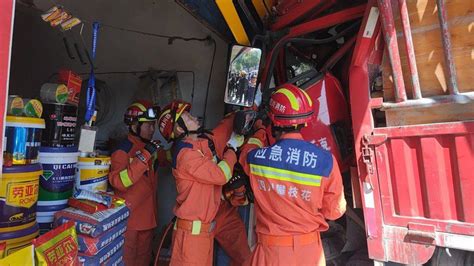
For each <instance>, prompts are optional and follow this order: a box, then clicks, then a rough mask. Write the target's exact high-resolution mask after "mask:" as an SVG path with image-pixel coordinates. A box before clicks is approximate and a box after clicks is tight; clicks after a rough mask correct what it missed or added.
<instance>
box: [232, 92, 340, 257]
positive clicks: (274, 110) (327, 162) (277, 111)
mask: <svg viewBox="0 0 474 266" xmlns="http://www.w3.org/2000/svg"><path fill="white" fill-rule="evenodd" d="M313 113H314V110H313V108H312V101H311V98H310V97H309V96H308V95H307V94H306V92H304V91H303V90H301V89H299V88H298V87H296V86H294V85H292V84H285V85H283V86H281V87H280V88H279V89H277V90H276V91H275V92H274V93H273V94H272V96H271V99H270V111H269V117H270V119H271V121H272V134H273V135H274V136H275V138H276V140H277V141H276V143H275V144H273V145H272V146H269V147H261V146H263V143H265V141H266V140H265V132H264V130H257V132H256V133H255V135H254V137H253V138H251V139H250V140H252V142H250V140H249V143H247V144H245V145H244V147H243V148H242V153H241V158H240V159H239V161H240V162H241V163H242V165H243V167H244V169H245V171H246V173H247V174H248V175H249V176H250V182H251V186H252V189H253V193H254V196H255V213H256V218H257V224H256V233H257V241H258V242H257V246H256V248H255V250H254V251H253V254H252V259H251V260H252V262H251V264H252V265H325V264H326V262H325V259H324V252H323V248H322V244H321V238H320V235H319V232H321V231H325V230H327V229H328V224H327V222H326V219H328V220H335V219H338V218H339V217H341V216H342V215H343V214H344V212H345V208H346V201H345V199H344V194H343V186H342V177H341V174H340V172H339V167H338V165H337V162H336V160H335V159H334V156H332V154H331V153H329V152H328V151H326V150H323V149H321V148H319V147H317V146H315V145H314V144H311V143H309V142H307V141H305V140H303V137H302V135H301V134H300V129H301V128H303V127H304V126H305V124H306V123H307V122H308V121H309V120H310V119H312V118H313ZM259 147H260V148H259Z"/></svg>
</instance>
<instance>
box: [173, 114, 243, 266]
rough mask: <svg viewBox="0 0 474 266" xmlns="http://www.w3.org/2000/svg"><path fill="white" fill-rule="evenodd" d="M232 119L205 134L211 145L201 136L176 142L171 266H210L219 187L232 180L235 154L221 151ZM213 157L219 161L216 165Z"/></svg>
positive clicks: (230, 117) (219, 192) (229, 117)
mask: <svg viewBox="0 0 474 266" xmlns="http://www.w3.org/2000/svg"><path fill="white" fill-rule="evenodd" d="M233 120H234V119H233V115H231V116H228V117H226V118H225V119H223V120H222V121H221V122H220V124H219V125H218V126H217V127H216V128H215V129H214V130H213V131H212V133H213V134H212V135H210V134H209V135H207V137H208V138H210V139H211V140H212V144H210V140H208V139H207V138H204V137H199V138H196V139H195V138H191V137H187V138H184V139H182V140H179V141H177V142H176V143H175V146H174V155H173V163H172V164H173V175H174V177H175V179H176V188H177V192H178V195H177V197H176V206H175V208H174V213H175V215H176V216H177V217H178V220H177V223H176V224H175V230H174V232H173V244H172V253H171V261H170V265H171V266H173V265H180V266H181V265H212V259H213V249H214V229H215V223H214V218H215V217H216V214H217V211H218V209H219V206H220V204H221V195H222V186H223V185H224V184H225V183H227V181H228V180H229V179H230V178H231V177H232V170H233V168H234V164H235V163H236V161H237V158H236V155H235V153H234V152H232V151H230V150H228V151H226V152H224V150H225V146H226V144H227V141H228V140H229V138H230V136H231V134H232V126H233ZM210 145H211V147H212V145H214V147H215V149H211V148H210ZM212 150H214V151H215V155H214V154H213V151H212ZM216 157H218V158H222V160H221V161H220V162H217V160H218V159H217V158H216ZM224 220H225V219H224Z"/></svg>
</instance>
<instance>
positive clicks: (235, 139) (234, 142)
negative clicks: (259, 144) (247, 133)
mask: <svg viewBox="0 0 474 266" xmlns="http://www.w3.org/2000/svg"><path fill="white" fill-rule="evenodd" d="M242 144H244V136H242V135H239V134H236V133H235V132H232V135H231V136H230V139H229V141H228V142H227V146H228V147H230V148H232V149H233V150H234V151H237V149H238V148H239V147H240V146H242Z"/></svg>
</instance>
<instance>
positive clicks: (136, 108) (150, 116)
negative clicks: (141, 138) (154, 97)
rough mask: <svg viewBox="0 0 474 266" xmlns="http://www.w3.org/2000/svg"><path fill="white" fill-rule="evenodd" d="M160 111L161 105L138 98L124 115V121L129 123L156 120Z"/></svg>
mask: <svg viewBox="0 0 474 266" xmlns="http://www.w3.org/2000/svg"><path fill="white" fill-rule="evenodd" d="M158 113H159V107H157V106H156V107H154V106H153V104H152V103H151V102H149V101H146V100H138V101H136V102H134V103H132V104H131V105H130V106H129V107H128V108H127V111H126V112H125V114H124V116H123V121H124V122H125V124H127V125H132V124H134V123H140V122H153V121H156V119H157V116H158Z"/></svg>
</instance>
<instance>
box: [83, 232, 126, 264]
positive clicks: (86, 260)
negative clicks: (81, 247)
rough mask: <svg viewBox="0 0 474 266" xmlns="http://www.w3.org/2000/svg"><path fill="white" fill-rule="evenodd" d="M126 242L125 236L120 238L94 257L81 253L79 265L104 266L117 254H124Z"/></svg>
mask: <svg viewBox="0 0 474 266" xmlns="http://www.w3.org/2000/svg"><path fill="white" fill-rule="evenodd" d="M124 242H125V238H124V237H123V236H119V237H118V238H117V239H115V240H114V241H113V242H112V243H110V244H109V245H107V246H106V247H105V248H103V249H102V250H101V251H99V253H97V254H96V255H93V256H89V255H86V254H84V253H81V252H79V255H78V257H79V263H80V264H81V265H87V266H89V265H102V264H104V263H107V262H108V259H109V258H111V257H112V256H113V255H114V254H115V253H118V252H123V251H122V250H123V247H122V246H123V244H124Z"/></svg>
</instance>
